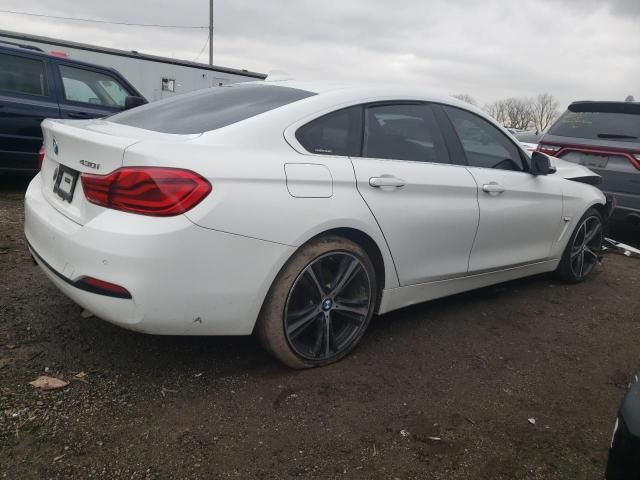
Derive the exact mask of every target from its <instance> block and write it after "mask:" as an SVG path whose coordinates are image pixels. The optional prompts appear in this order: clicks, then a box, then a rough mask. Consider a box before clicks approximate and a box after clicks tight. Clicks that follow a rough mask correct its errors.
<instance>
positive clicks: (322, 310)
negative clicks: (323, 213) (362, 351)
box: [256, 235, 378, 369]
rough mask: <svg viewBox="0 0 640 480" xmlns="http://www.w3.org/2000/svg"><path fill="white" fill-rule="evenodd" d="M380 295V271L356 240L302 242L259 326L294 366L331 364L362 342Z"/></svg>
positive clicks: (279, 355) (284, 359)
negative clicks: (377, 274) (375, 267)
mask: <svg viewBox="0 0 640 480" xmlns="http://www.w3.org/2000/svg"><path fill="white" fill-rule="evenodd" d="M377 295H378V289H377V283H376V275H375V269H374V267H373V263H372V262H371V260H370V259H369V256H368V255H367V253H366V252H365V250H364V249H363V248H362V247H360V246H359V245H358V244H356V243H354V242H353V241H351V240H348V239H346V238H343V237H338V236H334V235H331V236H325V237H319V238H317V239H314V240H311V241H310V242H309V243H307V244H305V245H303V246H302V247H301V248H300V249H299V250H298V251H297V252H296V253H295V254H294V255H293V256H292V257H291V258H290V259H289V261H288V262H287V263H286V265H285V266H284V267H283V268H282V270H281V271H280V273H279V274H278V276H277V277H276V279H275V281H274V282H273V285H272V286H271V289H270V290H269V293H268V294H267V298H266V300H265V303H264V305H263V306H262V310H261V312H260V316H259V318H258V322H257V324H256V333H257V335H258V338H259V339H260V341H261V343H262V344H263V345H264V347H265V348H266V349H267V350H269V351H270V352H271V353H272V354H273V355H274V356H275V357H276V358H277V359H278V360H280V361H281V362H282V363H284V364H285V365H287V366H289V367H292V368H298V369H300V368H310V367H319V366H323V365H328V364H330V363H333V362H336V361H338V360H340V359H342V358H343V357H345V356H346V355H347V354H348V353H349V352H350V351H351V350H353V348H354V347H355V346H356V345H357V344H358V342H359V341H360V339H361V338H362V336H363V335H364V332H365V331H366V329H367V327H368V326H369V322H370V321H371V317H372V316H373V312H374V309H375V305H376V300H377Z"/></svg>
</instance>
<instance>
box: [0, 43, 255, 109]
mask: <svg viewBox="0 0 640 480" xmlns="http://www.w3.org/2000/svg"><path fill="white" fill-rule="evenodd" d="M2 41H4V42H11V43H19V44H21V45H32V46H35V47H38V48H40V49H41V50H43V51H45V52H47V53H52V54H53V55H59V56H66V57H68V58H71V59H74V60H81V61H83V62H89V63H94V64H96V65H102V66H105V67H111V68H115V69H116V70H117V71H119V72H120V73H121V74H122V75H123V76H124V77H125V78H126V79H127V80H128V81H129V82H131V84H133V86H134V87H136V89H138V91H139V92H140V93H142V95H144V96H145V97H146V98H147V100H149V101H155V100H160V99H161V98H166V97H170V96H173V95H178V94H180V93H186V92H191V91H193V90H199V89H201V88H206V87H215V86H223V85H227V84H230V83H236V82H247V81H254V80H263V79H264V78H266V75H265V74H262V73H257V72H250V71H248V70H238V69H234V68H226V67H219V66H216V65H206V64H203V63H196V62H190V61H187V60H176V59H173V58H166V57H159V56H156V55H146V54H142V53H138V52H136V51H135V50H132V51H126V50H116V49H114V48H106V47H98V46H95V45H88V44H84V43H77V42H70V41H67V40H59V39H56V38H49V37H41V36H38V35H30V34H26V33H18V32H10V31H7V30H0V42H2Z"/></svg>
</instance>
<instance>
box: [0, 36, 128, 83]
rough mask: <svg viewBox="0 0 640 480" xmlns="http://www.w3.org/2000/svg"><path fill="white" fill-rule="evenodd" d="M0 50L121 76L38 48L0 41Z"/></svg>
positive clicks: (113, 71) (103, 67)
mask: <svg viewBox="0 0 640 480" xmlns="http://www.w3.org/2000/svg"><path fill="white" fill-rule="evenodd" d="M0 50H4V51H10V52H11V53H18V54H29V55H30V56H39V57H45V58H49V59H54V60H58V61H63V62H66V63H73V64H74V65H82V66H85V67H91V68H98V69H100V70H108V71H109V72H111V73H115V74H117V75H118V76H119V77H121V76H122V75H121V74H120V72H118V71H117V70H115V69H113V68H111V67H105V66H104V65H98V64H95V63H89V62H83V61H80V60H75V59H72V58H69V57H59V56H57V55H52V54H50V53H47V52H45V51H43V50H42V49H40V48H38V47H33V48H32V47H31V46H30V45H20V44H17V43H13V42H4V41H0Z"/></svg>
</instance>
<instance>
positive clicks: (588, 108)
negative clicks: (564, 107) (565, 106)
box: [569, 100, 640, 115]
mask: <svg viewBox="0 0 640 480" xmlns="http://www.w3.org/2000/svg"><path fill="white" fill-rule="evenodd" d="M569 111H570V112H574V113H626V114H629V115H640V102H602V101H593V100H581V101H578V102H573V103H571V104H570V105H569Z"/></svg>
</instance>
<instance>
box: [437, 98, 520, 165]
mask: <svg viewBox="0 0 640 480" xmlns="http://www.w3.org/2000/svg"><path fill="white" fill-rule="evenodd" d="M444 110H445V112H446V113H447V115H448V117H449V119H450V120H451V123H452V124H453V128H454V129H455V131H456V133H457V134H458V138H459V139H460V143H461V144H462V148H463V150H464V153H465V155H466V157H467V162H468V164H469V166H471V167H482V168H497V169H501V170H515V171H524V170H525V168H524V164H523V162H522V157H521V156H520V152H519V150H518V149H517V147H516V146H515V145H514V144H513V143H512V142H511V141H510V140H509V139H508V138H507V136H506V135H504V134H503V133H502V132H501V131H500V130H498V129H497V128H496V127H495V126H493V125H491V123H489V122H488V121H487V120H485V119H484V118H482V117H479V116H478V115H474V114H473V113H470V112H467V111H465V110H462V109H459V108H454V107H446V106H445V107H444Z"/></svg>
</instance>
